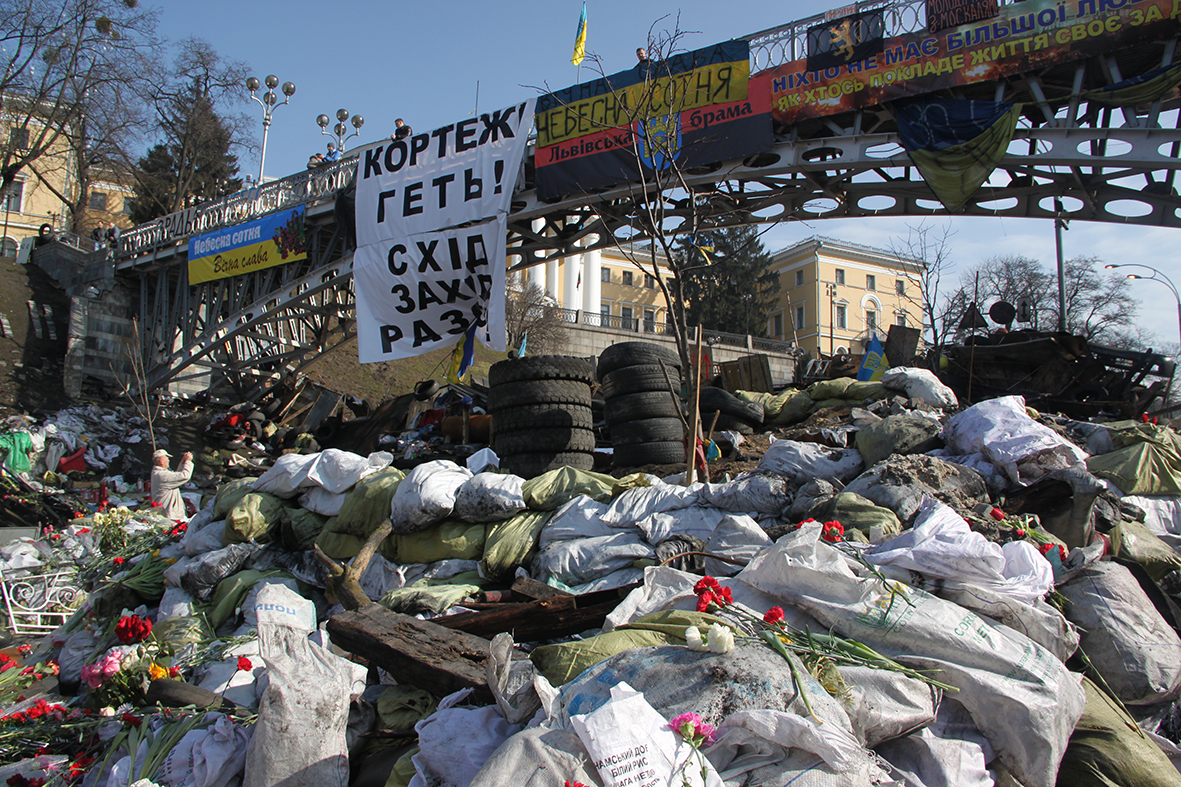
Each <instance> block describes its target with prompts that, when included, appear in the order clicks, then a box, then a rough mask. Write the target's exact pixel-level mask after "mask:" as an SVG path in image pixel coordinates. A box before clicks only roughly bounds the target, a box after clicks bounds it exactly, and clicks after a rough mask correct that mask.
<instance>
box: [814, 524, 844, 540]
mask: <svg viewBox="0 0 1181 787" xmlns="http://www.w3.org/2000/svg"><path fill="white" fill-rule="evenodd" d="M820 537H821V538H823V539H824V540H825V541H828V542H829V543H830V544H835V543H836V542H838V541H844V540H845V526H844V525H842V524H841V523H840V522H837V521H836V520H833V521H832V522H825V523H824V529H823V530H821V531H820Z"/></svg>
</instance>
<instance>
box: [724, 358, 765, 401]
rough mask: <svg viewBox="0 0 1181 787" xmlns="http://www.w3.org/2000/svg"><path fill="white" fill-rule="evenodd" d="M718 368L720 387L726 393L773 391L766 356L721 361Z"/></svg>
mask: <svg viewBox="0 0 1181 787" xmlns="http://www.w3.org/2000/svg"><path fill="white" fill-rule="evenodd" d="M718 368H719V369H720V370H721V372H722V387H724V388H725V389H726V390H727V391H731V392H733V391H759V392H762V393H771V392H772V391H773V386H772V383H771V359H770V357H768V356H766V355H746V356H743V357H742V358H739V359H738V360H735V361H723V362H721V363H719V364H718Z"/></svg>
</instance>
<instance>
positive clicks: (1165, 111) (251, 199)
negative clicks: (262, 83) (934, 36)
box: [116, 0, 1181, 394]
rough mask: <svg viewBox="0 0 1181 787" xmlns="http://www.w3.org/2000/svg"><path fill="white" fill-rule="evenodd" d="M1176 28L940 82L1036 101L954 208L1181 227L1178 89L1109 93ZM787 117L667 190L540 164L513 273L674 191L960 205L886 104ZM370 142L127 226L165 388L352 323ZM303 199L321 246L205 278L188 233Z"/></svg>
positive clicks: (681, 213) (298, 362) (249, 385)
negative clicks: (362, 159)
mask: <svg viewBox="0 0 1181 787" xmlns="http://www.w3.org/2000/svg"><path fill="white" fill-rule="evenodd" d="M1089 2H1090V3H1091V6H1092V7H1093V6H1094V3H1093V2H1091V0H1083V2H1082V3H1080V8H1081V7H1082V6H1083V5H1084V4H1085V3H1089ZM1096 2H1104V3H1110V4H1111V6H1112V7H1115V4H1114V2H1111V0H1096ZM1126 2H1128V3H1130V2H1131V0H1126ZM1033 5H1034V3H1033V2H1031V3H1030V7H1031V8H1032V7H1033ZM1059 5H1061V4H1059ZM1122 5H1124V2H1121V3H1120V6H1122ZM875 8H876V9H879V10H881V11H882V13H883V14H884V18H885V19H886V24H887V28H888V31H887V35H900V34H902V33H907V32H914V31H921V30H923V29H924V27H923V26H924V23H925V22H924V20H925V5H924V3H923V2H922V0H907V1H906V2H887V3H877V4H873V3H871V4H865V5H858V6H857V9H858V11H864V10H866V9H875ZM1052 16H1053V14H1051V17H1052ZM830 18H831V14H830ZM1030 19H1031V20H1032V19H1033V14H1031V15H1030ZM824 21H825V17H824V15H819V16H816V17H812V18H809V19H805V20H801V21H799V22H794V23H792V24H789V25H784V26H780V27H776V28H772V29H769V30H766V31H763V32H760V33H757V34H754V35H751V36H749V37H748V40H749V42H750V52H751V71H752V74H753V73H755V72H761V71H764V70H765V69H768V68H772V67H775V66H779V65H782V64H785V63H790V62H792V61H795V60H796V59H798V58H800V57H802V53H803V51H804V40H805V36H806V32H807V29H808V28H809V27H811V26H813V25H816V24H820V23H823V22H824ZM1175 21H1176V20H1173V22H1175ZM1101 27H1102V26H1101ZM1176 34H1177V31H1176V30H1174V31H1173V33H1172V35H1173V36H1174V37H1166V38H1163V39H1162V40H1154V41H1151V42H1149V43H1145V44H1143V45H1140V46H1136V47H1133V48H1124V49H1120V50H1118V51H1108V52H1104V51H1096V52H1095V53H1094V54H1091V55H1089V56H1087V57H1084V58H1082V59H1076V60H1067V61H1064V62H1053V63H1038V64H1036V66H1032V65H1031V67H1029V68H1028V69H1027V70H1026V71H1023V72H1022V73H1019V74H1016V75H1006V76H1003V77H1001V78H996V79H991V80H984V81H977V82H974V83H972V84H969V85H966V86H962V87H958V88H955V89H953V90H947V91H943V92H944V93H946V94H947V95H949V96H953V97H957V98H969V99H983V100H996V101H1001V100H1003V101H1009V102H1018V103H1020V104H1022V114H1021V118H1020V120H1019V122H1018V128H1017V130H1016V132H1015V133H1014V136H1013V140H1012V142H1011V143H1010V144H1009V146H1008V149H1007V152H1006V153H1005V155H1004V157H1003V158H1002V160H1001V162H1000V165H999V167H998V168H997V169H996V170H995V171H994V172H993V174H992V176H991V177H990V179H989V180H988V181H987V182H986V184H985V186H984V187H983V188H981V189H980V190H979V191H978V192H977V193H976V194H975V195H974V196H973V197H972V198H971V199H970V200H969V201H968V202H967V204H965V205H964V206H963V207H962V208H961V209H960V210H958V211H957V213H956V214H955V215H968V216H1006V217H1008V216H1012V217H1024V218H1044V219H1053V218H1055V216H1059V215H1060V216H1062V217H1064V218H1068V219H1074V220H1084V221H1098V222H1110V223H1119V224H1137V225H1144V226H1156V227H1178V226H1181V199H1179V198H1178V195H1177V189H1176V184H1175V181H1176V177H1177V172H1178V170H1179V169H1181V160H1179V159H1178V152H1179V151H1181V128H1179V125H1181V120H1179V113H1178V112H1177V106H1178V103H1179V100H1178V91H1177V89H1176V88H1174V89H1173V90H1172V91H1170V92H1168V93H1167V94H1165V95H1163V96H1161V97H1159V98H1156V99H1155V100H1150V101H1144V102H1141V103H1138V104H1135V105H1132V106H1113V105H1112V104H1111V103H1110V102H1104V101H1101V100H1098V99H1096V98H1094V96H1095V95H1096V93H1095V91H1099V90H1100V89H1102V88H1105V87H1107V86H1110V85H1111V84H1113V83H1117V82H1120V80H1121V79H1123V78H1124V77H1123V76H1122V75H1139V74H1144V73H1145V72H1149V71H1152V70H1153V69H1158V68H1161V67H1164V66H1170V65H1172V64H1173V63H1174V58H1175V54H1176V48H1177V38H1176V37H1175V36H1176ZM1068 38H1069V36H1068ZM1003 48H1004V47H1003V46H1002V49H1003ZM1100 48H1101V47H1100ZM775 131H776V136H775V144H774V146H773V148H772V149H771V150H770V151H769V152H765V153H761V154H758V155H755V156H751V157H748V158H745V159H736V160H730V161H723V162H718V163H716V164H714V165H711V166H708V167H701V168H697V169H694V170H691V171H687V172H685V173H684V175H685V180H684V189H680V190H677V191H673V192H666V193H652V192H649V193H645V192H644V191H643V190H642V189H641V188H639V187H638V186H636V185H634V184H633V185H625V186H620V187H616V188H610V189H605V190H602V191H600V192H598V193H594V194H582V195H578V196H573V197H569V198H566V199H563V200H561V201H559V202H550V203H546V202H543V201H541V200H539V199H538V198H537V196H536V193H535V192H534V191H533V189H532V184H531V181H530V175H531V173H532V170H533V167H532V161H531V159H530V160H528V161H527V163H526V167H525V173H526V175H525V181H524V182H523V183H521V184H519V190H518V191H517V192H516V193H515V194H514V197H513V205H512V213H511V215H510V217H509V228H510V232H509V238H508V245H509V264H510V266H511V268H510V269H511V270H529V269H533V271H534V273H532V274H526V275H530V276H536V280H538V281H542V282H544V281H545V276H544V274H543V273H542V271H544V269H545V266H553V265H557V264H558V262H559V261H560V260H567V261H569V258H571V257H572V256H575V255H582V257H583V258H585V259H587V260H588V261H589V260H590V259H591V258H592V257H594V256H596V255H593V252H594V251H595V250H597V249H602V248H607V247H610V246H614V245H615V244H617V243H635V242H642V241H644V240H646V239H648V238H650V236H651V232H652V229H651V228H650V227H645V226H644V221H643V214H644V211H643V210H642V209H641V205H642V204H643V203H644V202H645V201H648V202H651V201H653V200H659V201H662V208H663V209H664V217H665V222H664V225H663V226H662V227H661V231H663V232H664V233H665V234H675V233H677V232H678V230H679V228H680V227H681V226H682V224H683V223H684V222H687V221H689V220H690V219H691V218H693V217H694V212H695V210H696V219H697V220H698V221H702V222H703V224H704V225H705V226H708V227H719V226H727V225H733V224H749V223H771V222H785V221H795V220H809V221H815V220H820V219H825V218H851V217H865V218H869V217H874V216H913V217H926V216H941V215H949V214H948V211H947V210H946V209H945V208H944V207H943V205H942V204H941V203H940V202H939V201H938V200H937V199H936V198H935V196H934V194H933V192H932V191H931V189H930V187H929V186H928V185H927V183H926V182H925V181H924V180H923V178H922V177H921V175H920V174H919V172H918V170H917V168H916V167H915V165H914V163H913V162H912V160H911V158H910V157H909V156H908V154H907V153H906V152H905V151H904V150H903V148H902V146H901V144H900V136H899V133H898V127H897V123H896V122H895V119H894V115H893V112H892V110H891V108H890V106H889V104H888V103H887V104H882V105H875V106H868V107H864V108H861V109H856V110H853V111H848V112H842V113H837V114H832V115H829V116H826V117H822V118H815V119H810V120H806V121H803V122H800V123H798V124H794V125H790V126H780V127H777V128H776V130H775ZM365 149H366V148H360V149H356V150H354V151H353V152H352V154H351V155H349V156H347V157H345V158H344V159H343V160H341V161H340V162H337V163H334V164H331V165H329V166H327V167H323V168H319V169H315V170H308V171H304V172H300V173H296V174H294V175H291V176H289V177H286V178H283V179H280V180H277V181H273V182H270V183H266V184H265V185H262V186H260V187H257V188H253V189H246V190H243V191H240V192H238V193H237V194H233V195H231V196H228V197H225V198H224V199H221V200H217V201H213V202H208V203H204V204H201V205H197V206H194V207H192V208H189V209H187V210H185V211H182V212H180V213H177V214H173V215H171V216H167V217H164V218H163V219H159V220H156V221H154V222H152V223H150V224H147V225H144V226H140V227H136V228H134V229H132V230H130V231H128V232H126V233H124V235H123V237H122V239H121V245H120V248H119V252H118V256H117V263H116V264H117V274H118V277H119V279H120V280H121V281H122V282H124V283H126V284H128V285H130V286H132V287H133V288H134V289H135V290H136V291H137V292H138V302H139V322H140V325H141V326H143V331H142V337H141V340H142V343H143V346H142V350H143V353H144V357H145V359H146V366H147V368H148V378H149V382H150V384H151V385H152V386H153V387H159V386H164V385H168V384H183V383H186V382H187V383H188V384H189V385H190V386H191V385H200V386H201V387H207V386H210V385H212V386H221V385H226V384H228V385H231V386H233V387H235V388H236V389H238V392H239V393H240V394H244V393H247V392H249V391H251V390H252V389H258V388H260V387H262V386H265V385H266V384H267V382H268V380H269V379H271V378H272V377H273V376H274V375H276V374H279V375H286V374H292V373H298V372H300V371H302V370H303V369H305V368H306V367H307V366H308V365H309V364H311V363H313V362H314V361H315V360H316V358H318V357H320V356H321V355H322V354H323V353H326V352H328V351H330V350H332V349H333V348H335V347H338V346H340V344H341V343H343V342H345V341H347V340H348V339H349V338H351V337H352V336H353V335H354V334H355V317H354V309H353V307H354V301H353V292H352V273H351V268H352V251H353V248H354V239H353V212H352V204H353V203H352V194H351V190H350V183H351V181H352V179H353V176H354V174H355V170H356V163H357V158H358V156H359V155H361V154H363V152H364V150H365ZM527 155H529V156H531V155H532V154H531V153H530V154H527ZM690 193H692V195H693V196H694V199H690V197H689V194H690ZM694 202H696V208H694V206H693V203H694ZM297 205H303V206H305V207H306V225H307V246H308V258H307V260H305V261H301V262H296V263H289V264H286V265H281V266H278V267H274V268H269V269H266V270H261V271H257V272H254V273H248V274H244V275H239V276H235V277H232V278H225V279H218V280H215V281H209V282H205V283H201V284H190V282H189V280H188V270H187V265H186V262H187V242H188V239H189V237H190V236H192V235H193V234H197V233H202V232H208V231H210V230H213V229H217V228H220V227H227V226H233V225H235V224H238V223H241V222H244V221H247V220H250V219H252V218H256V217H259V216H262V215H265V214H268V213H271V212H274V211H277V210H281V209H285V208H290V207H294V206H297ZM1059 205H1060V206H1061V207H1060V208H1059ZM1059 209H1060V210H1061V213H1059V212H1058V211H1059ZM568 264H569V262H568ZM576 264H578V263H577V262H576ZM588 278H589V277H588ZM594 278H595V279H597V278H598V277H597V274H596V275H595V277H594Z"/></svg>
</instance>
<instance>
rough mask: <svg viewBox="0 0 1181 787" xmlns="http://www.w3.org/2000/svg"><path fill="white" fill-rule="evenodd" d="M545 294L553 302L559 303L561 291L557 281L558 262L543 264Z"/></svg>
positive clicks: (548, 261) (549, 261)
mask: <svg viewBox="0 0 1181 787" xmlns="http://www.w3.org/2000/svg"><path fill="white" fill-rule="evenodd" d="M545 292H546V294H547V295H549V296H550V297H551V298H553V299H554V300H555V301H560V300H561V297H562V290H561V287H560V284H559V281H558V261H557V260H547V261H546V263H545Z"/></svg>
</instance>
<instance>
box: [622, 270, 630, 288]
mask: <svg viewBox="0 0 1181 787" xmlns="http://www.w3.org/2000/svg"><path fill="white" fill-rule="evenodd" d="M623 286H624V287H630V286H632V272H631V271H624V272H623Z"/></svg>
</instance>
